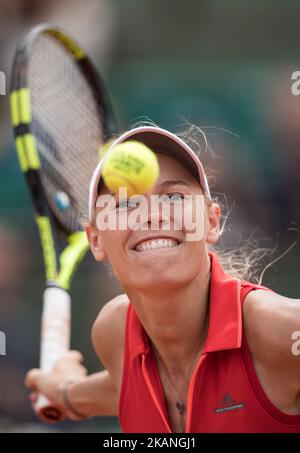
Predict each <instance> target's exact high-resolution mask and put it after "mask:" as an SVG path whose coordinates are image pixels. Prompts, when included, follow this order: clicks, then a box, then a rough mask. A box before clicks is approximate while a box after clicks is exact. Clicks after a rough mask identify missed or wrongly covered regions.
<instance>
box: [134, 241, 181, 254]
mask: <svg viewBox="0 0 300 453" xmlns="http://www.w3.org/2000/svg"><path fill="white" fill-rule="evenodd" d="M180 244H181V242H179V241H178V240H176V239H171V238H163V237H162V238H155V239H147V240H144V241H142V242H139V243H138V244H137V245H136V246H135V248H134V250H135V251H137V252H147V251H149V250H157V249H171V248H175V247H177V246H178V245H180Z"/></svg>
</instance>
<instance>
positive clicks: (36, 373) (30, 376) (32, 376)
mask: <svg viewBox="0 0 300 453" xmlns="http://www.w3.org/2000/svg"><path fill="white" fill-rule="evenodd" d="M40 373H41V370H40V369H38V368H33V369H32V370H30V371H28V373H27V374H26V376H25V381H24V384H25V386H26V387H27V388H31V389H36V388H37V383H38V379H39V377H40Z"/></svg>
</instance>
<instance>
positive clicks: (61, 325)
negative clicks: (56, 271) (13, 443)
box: [35, 287, 71, 421]
mask: <svg viewBox="0 0 300 453" xmlns="http://www.w3.org/2000/svg"><path fill="white" fill-rule="evenodd" d="M70 324H71V298H70V295H69V293H68V292H67V291H65V290H63V289H61V288H58V287H51V288H47V289H46V290H45V292H44V297H43V313H42V325H41V351H40V368H41V369H42V370H44V371H51V370H52V368H53V366H54V364H55V362H56V361H57V360H58V359H59V358H60V357H61V355H62V354H63V353H65V352H66V351H67V350H68V349H69V348H70ZM35 412H36V414H37V415H39V416H40V417H41V418H43V419H46V420H47V421H59V420H60V419H61V418H62V414H61V411H60V409H59V408H57V407H55V406H54V405H53V404H51V403H50V401H49V400H48V399H47V398H46V397H45V396H44V395H42V394H40V395H39V397H38V399H37V402H36V404H35Z"/></svg>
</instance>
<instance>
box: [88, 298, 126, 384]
mask: <svg viewBox="0 0 300 453" xmlns="http://www.w3.org/2000/svg"><path fill="white" fill-rule="evenodd" d="M128 303H129V300H128V298H127V296H126V295H125V294H121V295H119V296H117V297H115V298H114V299H112V300H111V301H109V302H108V303H107V304H105V305H104V306H103V308H102V309H101V310H100V313H99V315H98V317H97V319H96V321H95V322H94V325H93V328H92V342H93V346H94V349H95V351H96V353H97V355H98V357H99V359H100V360H101V362H102V363H103V365H104V366H105V368H106V369H107V370H108V371H109V373H110V374H111V376H112V379H113V381H114V383H115V385H116V387H118V388H119V386H120V382H121V374H122V365H123V354H124V337H125V325H126V316H127V309H128Z"/></svg>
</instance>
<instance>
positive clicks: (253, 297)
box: [243, 290, 300, 367]
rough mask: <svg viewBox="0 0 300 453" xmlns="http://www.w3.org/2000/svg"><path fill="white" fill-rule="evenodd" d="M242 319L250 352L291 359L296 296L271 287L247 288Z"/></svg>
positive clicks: (298, 325)
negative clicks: (265, 288) (286, 294)
mask: <svg viewBox="0 0 300 453" xmlns="http://www.w3.org/2000/svg"><path fill="white" fill-rule="evenodd" d="M243 319H244V326H245V333H246V338H247V342H248V345H249V348H250V351H251V352H252V354H254V355H255V356H258V357H259V356H264V357H265V359H266V360H269V361H270V362H273V363H276V361H277V362H278V361H279V360H280V362H281V364H282V362H283V361H285V362H287V363H293V362H295V355H293V353H292V346H293V342H294V341H295V332H297V331H299V330H300V300H299V299H291V298H288V297H284V296H281V295H279V294H277V293H274V292H271V291H265V290H256V291H251V292H250V293H248V295H247V297H246V298H245V301H244V305H243ZM298 362H299V360H298ZM297 366H298V367H299V363H297Z"/></svg>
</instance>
